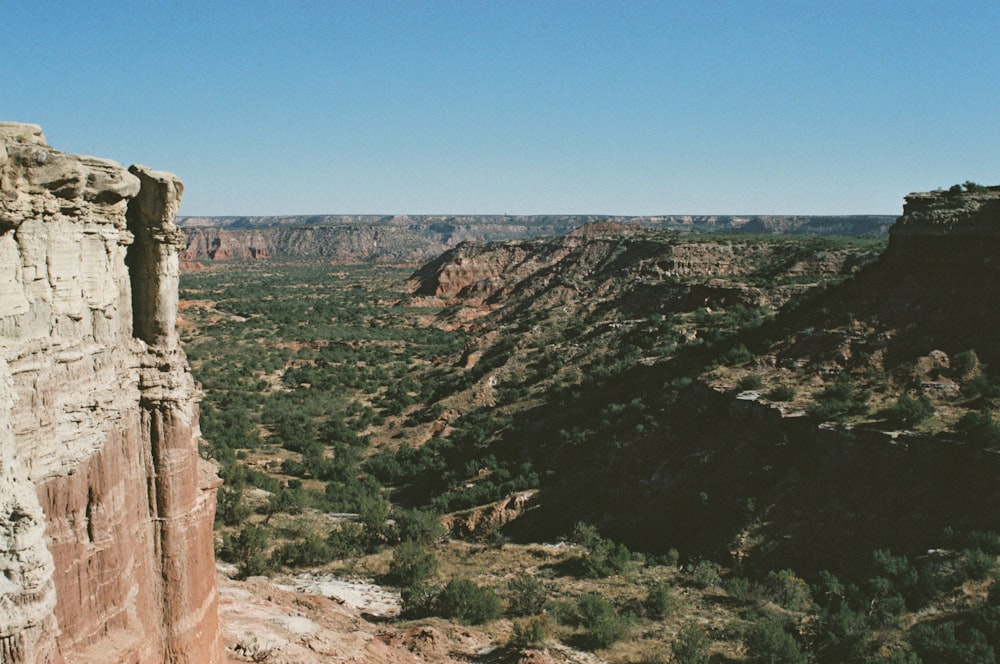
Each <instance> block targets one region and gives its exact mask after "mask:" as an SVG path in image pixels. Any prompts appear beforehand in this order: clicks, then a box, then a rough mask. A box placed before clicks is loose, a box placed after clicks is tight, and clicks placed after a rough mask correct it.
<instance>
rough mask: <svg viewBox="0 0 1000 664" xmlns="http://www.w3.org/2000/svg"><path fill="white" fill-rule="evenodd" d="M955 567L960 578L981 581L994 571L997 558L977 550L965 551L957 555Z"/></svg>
mask: <svg viewBox="0 0 1000 664" xmlns="http://www.w3.org/2000/svg"><path fill="white" fill-rule="evenodd" d="M955 567H956V571H957V573H958V574H959V575H961V577H962V578H965V579H972V580H973V581H982V580H984V579H986V578H988V577H989V576H990V575H991V574H992V573H993V571H994V570H996V567H997V558H996V556H995V555H992V554H989V553H985V552H983V551H980V550H979V549H971V550H970V549H966V550H965V551H962V553H961V554H959V557H958V561H957V562H956V565H955Z"/></svg>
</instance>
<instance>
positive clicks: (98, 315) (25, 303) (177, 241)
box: [0, 123, 224, 664]
mask: <svg viewBox="0 0 1000 664" xmlns="http://www.w3.org/2000/svg"><path fill="white" fill-rule="evenodd" d="M181 192H182V185H181V183H180V182H179V181H178V180H177V179H176V178H175V177H174V176H172V175H170V174H168V173H162V172H157V171H152V170H149V169H148V168H145V167H143V166H133V167H132V168H131V169H130V170H128V171H126V170H125V169H124V168H122V167H121V166H119V165H118V164H116V163H114V162H111V161H108V160H103V159H96V158H93V157H78V156H73V155H67V154H63V153H61V152H58V151H56V150H54V149H52V148H50V147H49V146H48V145H47V144H46V143H45V139H44V137H43V135H42V133H41V130H40V129H39V128H38V127H37V126H33V125H20V124H10V123H7V124H0V570H2V572H3V573H2V574H0V661H2V662H60V661H72V662H95V663H96V662H122V661H129V662H191V663H192V664H193V663H196V662H197V663H202V662H221V661H224V660H223V653H222V648H221V641H220V639H219V632H218V593H217V588H216V581H215V566H214V556H213V550H212V530H211V529H212V521H213V516H214V510H215V489H216V487H217V480H216V479H215V476H214V472H212V470H211V468H210V467H206V468H203V467H201V466H200V462H199V459H198V455H197V442H198V413H197V393H196V390H195V387H194V383H193V380H192V378H191V376H190V373H189V371H188V367H187V363H186V360H185V357H184V355H183V353H182V352H181V351H180V349H179V348H178V346H177V335H176V332H175V330H174V327H173V325H174V319H175V317H176V306H177V283H176V280H177V274H178V256H177V252H178V248H179V247H180V246H181V245H182V244H183V235H182V234H181V233H180V232H179V231H178V230H177V229H176V227H174V226H173V223H172V220H173V216H174V214H175V213H176V211H177V206H178V204H179V200H180V194H181ZM133 312H134V315H133Z"/></svg>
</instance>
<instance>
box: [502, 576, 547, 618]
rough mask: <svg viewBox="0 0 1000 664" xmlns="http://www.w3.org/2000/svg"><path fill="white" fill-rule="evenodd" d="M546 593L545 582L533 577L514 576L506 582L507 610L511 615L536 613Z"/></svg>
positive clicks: (531, 614) (540, 607) (543, 602)
mask: <svg viewBox="0 0 1000 664" xmlns="http://www.w3.org/2000/svg"><path fill="white" fill-rule="evenodd" d="M546 595H547V593H546V590H545V584H543V583H542V582H541V581H539V580H538V579H536V578H535V577H533V576H528V575H522V576H518V577H515V578H513V579H511V580H510V581H509V582H508V583H507V612H508V613H509V614H510V615H512V616H534V615H538V614H539V613H541V611H542V606H543V605H544V604H545V599H546Z"/></svg>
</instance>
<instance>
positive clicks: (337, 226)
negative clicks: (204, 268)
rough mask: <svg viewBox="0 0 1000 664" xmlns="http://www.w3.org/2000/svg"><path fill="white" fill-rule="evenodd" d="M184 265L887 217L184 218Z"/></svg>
mask: <svg viewBox="0 0 1000 664" xmlns="http://www.w3.org/2000/svg"><path fill="white" fill-rule="evenodd" d="M177 223H178V225H179V226H181V227H183V228H184V232H185V234H186V235H187V246H186V247H185V248H184V250H183V251H182V253H181V258H182V260H189V261H194V260H226V259H241V260H253V259H260V258H269V257H272V256H283V257H296V258H324V259H328V260H332V261H336V262H343V263H351V262H355V263H356V262H378V263H410V264H415V263H422V262H425V261H428V260H430V259H432V258H434V257H435V256H437V255H438V254H440V253H441V252H443V251H446V250H448V249H450V248H453V247H455V246H457V245H459V244H461V243H463V242H479V243H485V242H509V241H515V240H522V239H525V238H531V237H542V236H559V235H565V234H567V233H569V232H571V231H572V230H573V229H576V228H579V227H582V226H585V225H593V224H611V225H615V226H633V227H636V228H646V229H658V230H664V229H666V230H684V231H692V232H733V233H743V234H748V233H762V234H773V233H792V234H815V235H850V236H884V235H885V233H886V231H887V229H888V228H889V225H890V224H891V223H892V217H889V216H878V215H868V216H828V217H816V216H813V217H810V216H719V215H702V216H693V215H666V216H652V217H621V216H618V217H611V216H601V215H397V216H375V215H322V216H298V217H295V216H292V217H182V218H179V219H178V222H177Z"/></svg>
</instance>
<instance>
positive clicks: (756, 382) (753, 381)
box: [736, 374, 764, 392]
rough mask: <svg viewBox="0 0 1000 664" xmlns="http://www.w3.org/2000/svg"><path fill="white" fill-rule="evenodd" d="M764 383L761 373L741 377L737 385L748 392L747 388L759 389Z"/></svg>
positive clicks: (742, 390)
mask: <svg viewBox="0 0 1000 664" xmlns="http://www.w3.org/2000/svg"><path fill="white" fill-rule="evenodd" d="M763 385H764V379H763V378H761V377H760V374H747V375H746V376H743V377H742V378H740V380H739V382H738V383H737V384H736V387H737V388H738V389H739V390H740V391H741V392H746V391H747V390H759V389H760V388H761V387H762V386H763Z"/></svg>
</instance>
